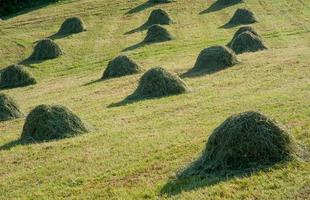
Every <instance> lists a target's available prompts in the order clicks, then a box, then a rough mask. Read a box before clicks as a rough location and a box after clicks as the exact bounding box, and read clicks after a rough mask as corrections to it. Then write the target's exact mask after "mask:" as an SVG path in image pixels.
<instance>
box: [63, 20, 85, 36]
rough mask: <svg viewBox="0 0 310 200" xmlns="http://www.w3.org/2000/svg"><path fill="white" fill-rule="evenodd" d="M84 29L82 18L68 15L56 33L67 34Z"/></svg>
mask: <svg viewBox="0 0 310 200" xmlns="http://www.w3.org/2000/svg"><path fill="white" fill-rule="evenodd" d="M83 31H86V26H85V24H84V22H83V20H82V19H81V18H79V17H70V18H68V19H66V20H65V21H64V22H63V24H62V25H61V27H60V29H59V31H58V33H57V34H59V35H67V34H74V33H80V32H83Z"/></svg>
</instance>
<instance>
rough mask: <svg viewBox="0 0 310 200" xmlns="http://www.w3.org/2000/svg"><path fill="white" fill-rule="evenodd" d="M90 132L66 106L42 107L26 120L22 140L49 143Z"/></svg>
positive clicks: (37, 108)
mask: <svg viewBox="0 0 310 200" xmlns="http://www.w3.org/2000/svg"><path fill="white" fill-rule="evenodd" d="M85 132H88V128H87V127H86V125H85V124H84V123H83V122H82V120H81V119H80V118H79V117H78V116H77V115H76V114H74V113H73V112H72V111H71V110H69V109H68V108H66V107H64V106H49V105H40V106H37V107H36V108H34V109H33V110H32V111H31V112H30V114H29V115H28V116H27V118H26V122H25V124H24V127H23V132H22V135H21V139H23V140H34V141H48V140H54V139H61V138H66V137H71V136H74V135H76V134H81V133H85Z"/></svg>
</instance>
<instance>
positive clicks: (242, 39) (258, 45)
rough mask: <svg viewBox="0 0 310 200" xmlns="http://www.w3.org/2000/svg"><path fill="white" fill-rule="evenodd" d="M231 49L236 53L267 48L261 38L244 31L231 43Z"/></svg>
mask: <svg viewBox="0 0 310 200" xmlns="http://www.w3.org/2000/svg"><path fill="white" fill-rule="evenodd" d="M231 49H232V50H233V51H234V52H235V53H236V54H241V53H244V52H256V51H261V50H265V49H267V47H266V45H265V44H264V42H263V40H262V39H261V38H260V37H258V36H256V35H254V34H253V33H251V32H249V31H246V32H244V33H241V34H240V35H238V36H237V37H236V38H235V39H234V40H233V42H232V44H231Z"/></svg>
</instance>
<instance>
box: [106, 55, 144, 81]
mask: <svg viewBox="0 0 310 200" xmlns="http://www.w3.org/2000/svg"><path fill="white" fill-rule="evenodd" d="M140 71H141V68H140V67H139V65H138V64H137V63H136V62H134V61H133V60H132V59H130V58H128V57H127V56H124V55H121V56H118V57H116V58H115V59H113V60H111V61H110V62H109V64H108V67H107V68H106V70H105V71H104V73H103V76H102V79H108V78H115V77H121V76H126V75H131V74H135V73H138V72H140Z"/></svg>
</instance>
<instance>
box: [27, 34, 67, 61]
mask: <svg viewBox="0 0 310 200" xmlns="http://www.w3.org/2000/svg"><path fill="white" fill-rule="evenodd" d="M61 55H62V51H61V49H60V47H59V46H58V45H57V44H56V43H55V42H54V41H53V40H51V39H43V40H40V41H39V42H38V43H37V44H36V46H35V47H34V51H33V53H32V55H31V56H30V58H29V59H30V60H46V59H53V58H57V57H59V56H61Z"/></svg>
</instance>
